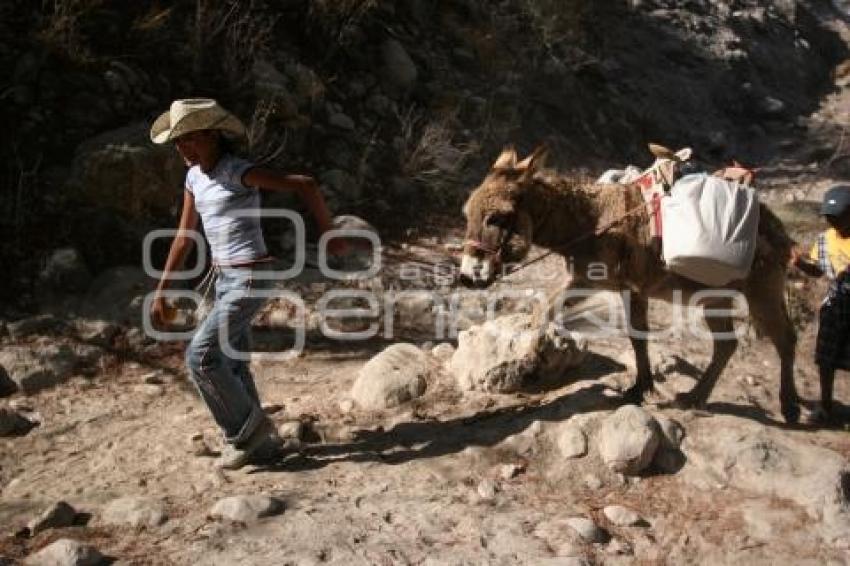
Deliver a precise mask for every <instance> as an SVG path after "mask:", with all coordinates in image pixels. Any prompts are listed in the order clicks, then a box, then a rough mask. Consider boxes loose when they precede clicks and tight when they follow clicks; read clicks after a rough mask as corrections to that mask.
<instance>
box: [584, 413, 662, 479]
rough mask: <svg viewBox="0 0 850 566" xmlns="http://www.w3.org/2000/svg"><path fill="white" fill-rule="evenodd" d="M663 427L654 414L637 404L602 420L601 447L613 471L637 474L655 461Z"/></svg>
mask: <svg viewBox="0 0 850 566" xmlns="http://www.w3.org/2000/svg"><path fill="white" fill-rule="evenodd" d="M660 442H661V431H660V428H659V426H658V423H657V422H656V421H655V419H654V418H652V415H650V414H649V413H647V412H646V411H644V410H643V409H641V408H640V407H638V406H636V405H624V406H622V407H620V408H619V409H617V410H616V411H614V412H613V413H611V414H610V415H609V416H608V417H606V418H605V420H604V421H602V425H601V426H600V427H599V432H598V448H599V455H600V456H601V457H602V461H603V462H605V464H606V465H607V466H608V468H610V469H611V470H612V471H614V472H618V473H621V474H624V475H637V474H639V473H640V472H642V471H643V470H644V469H646V467H647V466H649V464H650V463H651V462H652V458H653V456H655V451H656V449H657V448H658V445H659V444H660Z"/></svg>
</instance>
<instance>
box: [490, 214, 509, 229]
mask: <svg viewBox="0 0 850 566" xmlns="http://www.w3.org/2000/svg"><path fill="white" fill-rule="evenodd" d="M484 223H485V224H486V225H487V226H494V227H496V228H507V227H508V226H509V225H510V223H511V217H510V215H508V214H491V215H490V216H488V217H487V218H486V220H485V221H484Z"/></svg>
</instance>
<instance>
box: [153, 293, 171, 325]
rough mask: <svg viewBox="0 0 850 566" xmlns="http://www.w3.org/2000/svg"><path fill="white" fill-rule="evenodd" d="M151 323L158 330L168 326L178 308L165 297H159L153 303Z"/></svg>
mask: <svg viewBox="0 0 850 566" xmlns="http://www.w3.org/2000/svg"><path fill="white" fill-rule="evenodd" d="M150 315H151V323H152V324H153V327H154V328H156V329H158V330H163V329H166V328H168V326H169V325H170V324H171V323H172V322H173V321H174V317H175V316H176V315H177V309H175V308H174V307H172V306H171V305H169V304H168V303H167V302H166V301H165V299H164V298H163V297H157V298H155V299H154V300H153V302H152V303H151V311H150Z"/></svg>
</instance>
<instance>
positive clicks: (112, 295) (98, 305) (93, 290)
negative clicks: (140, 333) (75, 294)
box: [79, 265, 156, 327]
mask: <svg viewBox="0 0 850 566" xmlns="http://www.w3.org/2000/svg"><path fill="white" fill-rule="evenodd" d="M155 285H156V281H155V280H154V279H152V278H150V277H148V276H147V275H146V274H145V272H144V270H143V269H142V268H140V267H138V266H134V265H119V266H116V267H112V268H110V269H107V270H106V271H104V272H103V273H101V274H100V275H98V276H97V277H96V278H95V280H94V281H93V282H92V284H91V286H90V287H89V290H88V293H86V296H85V299H84V301H83V304H82V305H80V313H79V314H80V315H81V316H84V317H87V318H91V319H99V320H101V321H107V322H114V323H119V324H124V325H128V326H135V327H141V325H142V316H143V314H144V313H142V305H143V303H144V296H145V294H146V293H148V292H150V291H152V290H153V289H154V287H155Z"/></svg>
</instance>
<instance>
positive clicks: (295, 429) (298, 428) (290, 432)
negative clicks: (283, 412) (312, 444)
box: [277, 421, 307, 440]
mask: <svg viewBox="0 0 850 566" xmlns="http://www.w3.org/2000/svg"><path fill="white" fill-rule="evenodd" d="M306 432H307V427H305V426H304V423H302V422H301V421H289V422H285V423H283V424H282V425H280V426H279V427H277V434H278V436H280V438H281V439H283V440H290V439H291V440H304V435H305V433H306Z"/></svg>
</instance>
